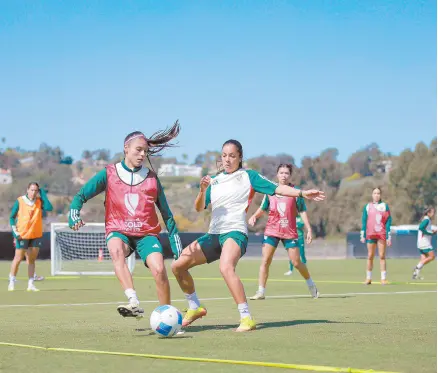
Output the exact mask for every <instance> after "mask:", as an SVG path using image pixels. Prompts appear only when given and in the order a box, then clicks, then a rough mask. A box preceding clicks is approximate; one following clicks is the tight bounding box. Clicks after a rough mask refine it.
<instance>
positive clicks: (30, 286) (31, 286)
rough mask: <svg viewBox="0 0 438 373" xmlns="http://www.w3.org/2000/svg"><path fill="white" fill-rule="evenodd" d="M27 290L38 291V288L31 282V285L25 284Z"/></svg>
mask: <svg viewBox="0 0 438 373" xmlns="http://www.w3.org/2000/svg"><path fill="white" fill-rule="evenodd" d="M27 291H40V289H37V288H36V287H35V285H34V284H32V285H28V286H27Z"/></svg>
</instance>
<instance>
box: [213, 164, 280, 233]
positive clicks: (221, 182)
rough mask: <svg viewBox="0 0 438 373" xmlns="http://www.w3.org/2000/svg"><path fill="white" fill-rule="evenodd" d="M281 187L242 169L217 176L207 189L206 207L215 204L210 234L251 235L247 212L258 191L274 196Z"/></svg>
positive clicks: (257, 174)
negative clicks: (234, 233)
mask: <svg viewBox="0 0 438 373" xmlns="http://www.w3.org/2000/svg"><path fill="white" fill-rule="evenodd" d="M277 186H278V184H276V183H274V182H272V181H270V180H268V179H266V178H265V177H264V176H262V175H260V174H259V173H258V172H257V171H253V170H243V169H239V170H237V171H235V172H233V173H232V174H227V173H225V172H223V173H220V174H219V175H217V176H214V177H213V178H212V179H211V182H210V185H209V186H208V188H207V192H206V196H205V207H207V206H208V205H209V204H210V203H211V205H212V214H211V222H210V229H209V231H208V233H210V234H224V233H228V232H231V231H239V232H242V233H244V234H248V227H247V225H246V212H247V211H248V207H249V205H250V203H251V200H252V198H253V197H254V194H255V192H258V193H264V194H269V195H273V194H274V193H275V190H276V189H277Z"/></svg>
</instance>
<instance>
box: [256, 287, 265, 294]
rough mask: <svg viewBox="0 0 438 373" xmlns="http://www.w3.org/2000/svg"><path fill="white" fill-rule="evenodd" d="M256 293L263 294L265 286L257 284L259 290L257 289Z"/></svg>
mask: <svg viewBox="0 0 438 373" xmlns="http://www.w3.org/2000/svg"><path fill="white" fill-rule="evenodd" d="M257 293H260V294H265V288H264V287H263V286H259V290H257Z"/></svg>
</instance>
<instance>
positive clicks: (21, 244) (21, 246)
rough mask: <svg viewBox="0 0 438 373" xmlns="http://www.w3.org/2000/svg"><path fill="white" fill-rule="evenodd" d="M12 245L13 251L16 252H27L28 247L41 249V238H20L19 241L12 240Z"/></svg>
mask: <svg viewBox="0 0 438 373" xmlns="http://www.w3.org/2000/svg"><path fill="white" fill-rule="evenodd" d="M14 245H15V249H17V250H27V249H28V248H30V247H37V248H41V245H42V237H39V238H32V239H23V238H20V239H19V240H17V239H16V238H14Z"/></svg>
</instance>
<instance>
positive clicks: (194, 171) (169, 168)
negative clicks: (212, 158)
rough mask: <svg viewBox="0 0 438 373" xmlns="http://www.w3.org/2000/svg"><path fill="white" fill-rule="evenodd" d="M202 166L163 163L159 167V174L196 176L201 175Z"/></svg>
mask: <svg viewBox="0 0 438 373" xmlns="http://www.w3.org/2000/svg"><path fill="white" fill-rule="evenodd" d="M201 174H202V167H200V166H194V165H185V164H170V163H166V164H162V165H161V167H160V168H159V169H158V175H159V176H194V177H201Z"/></svg>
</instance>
